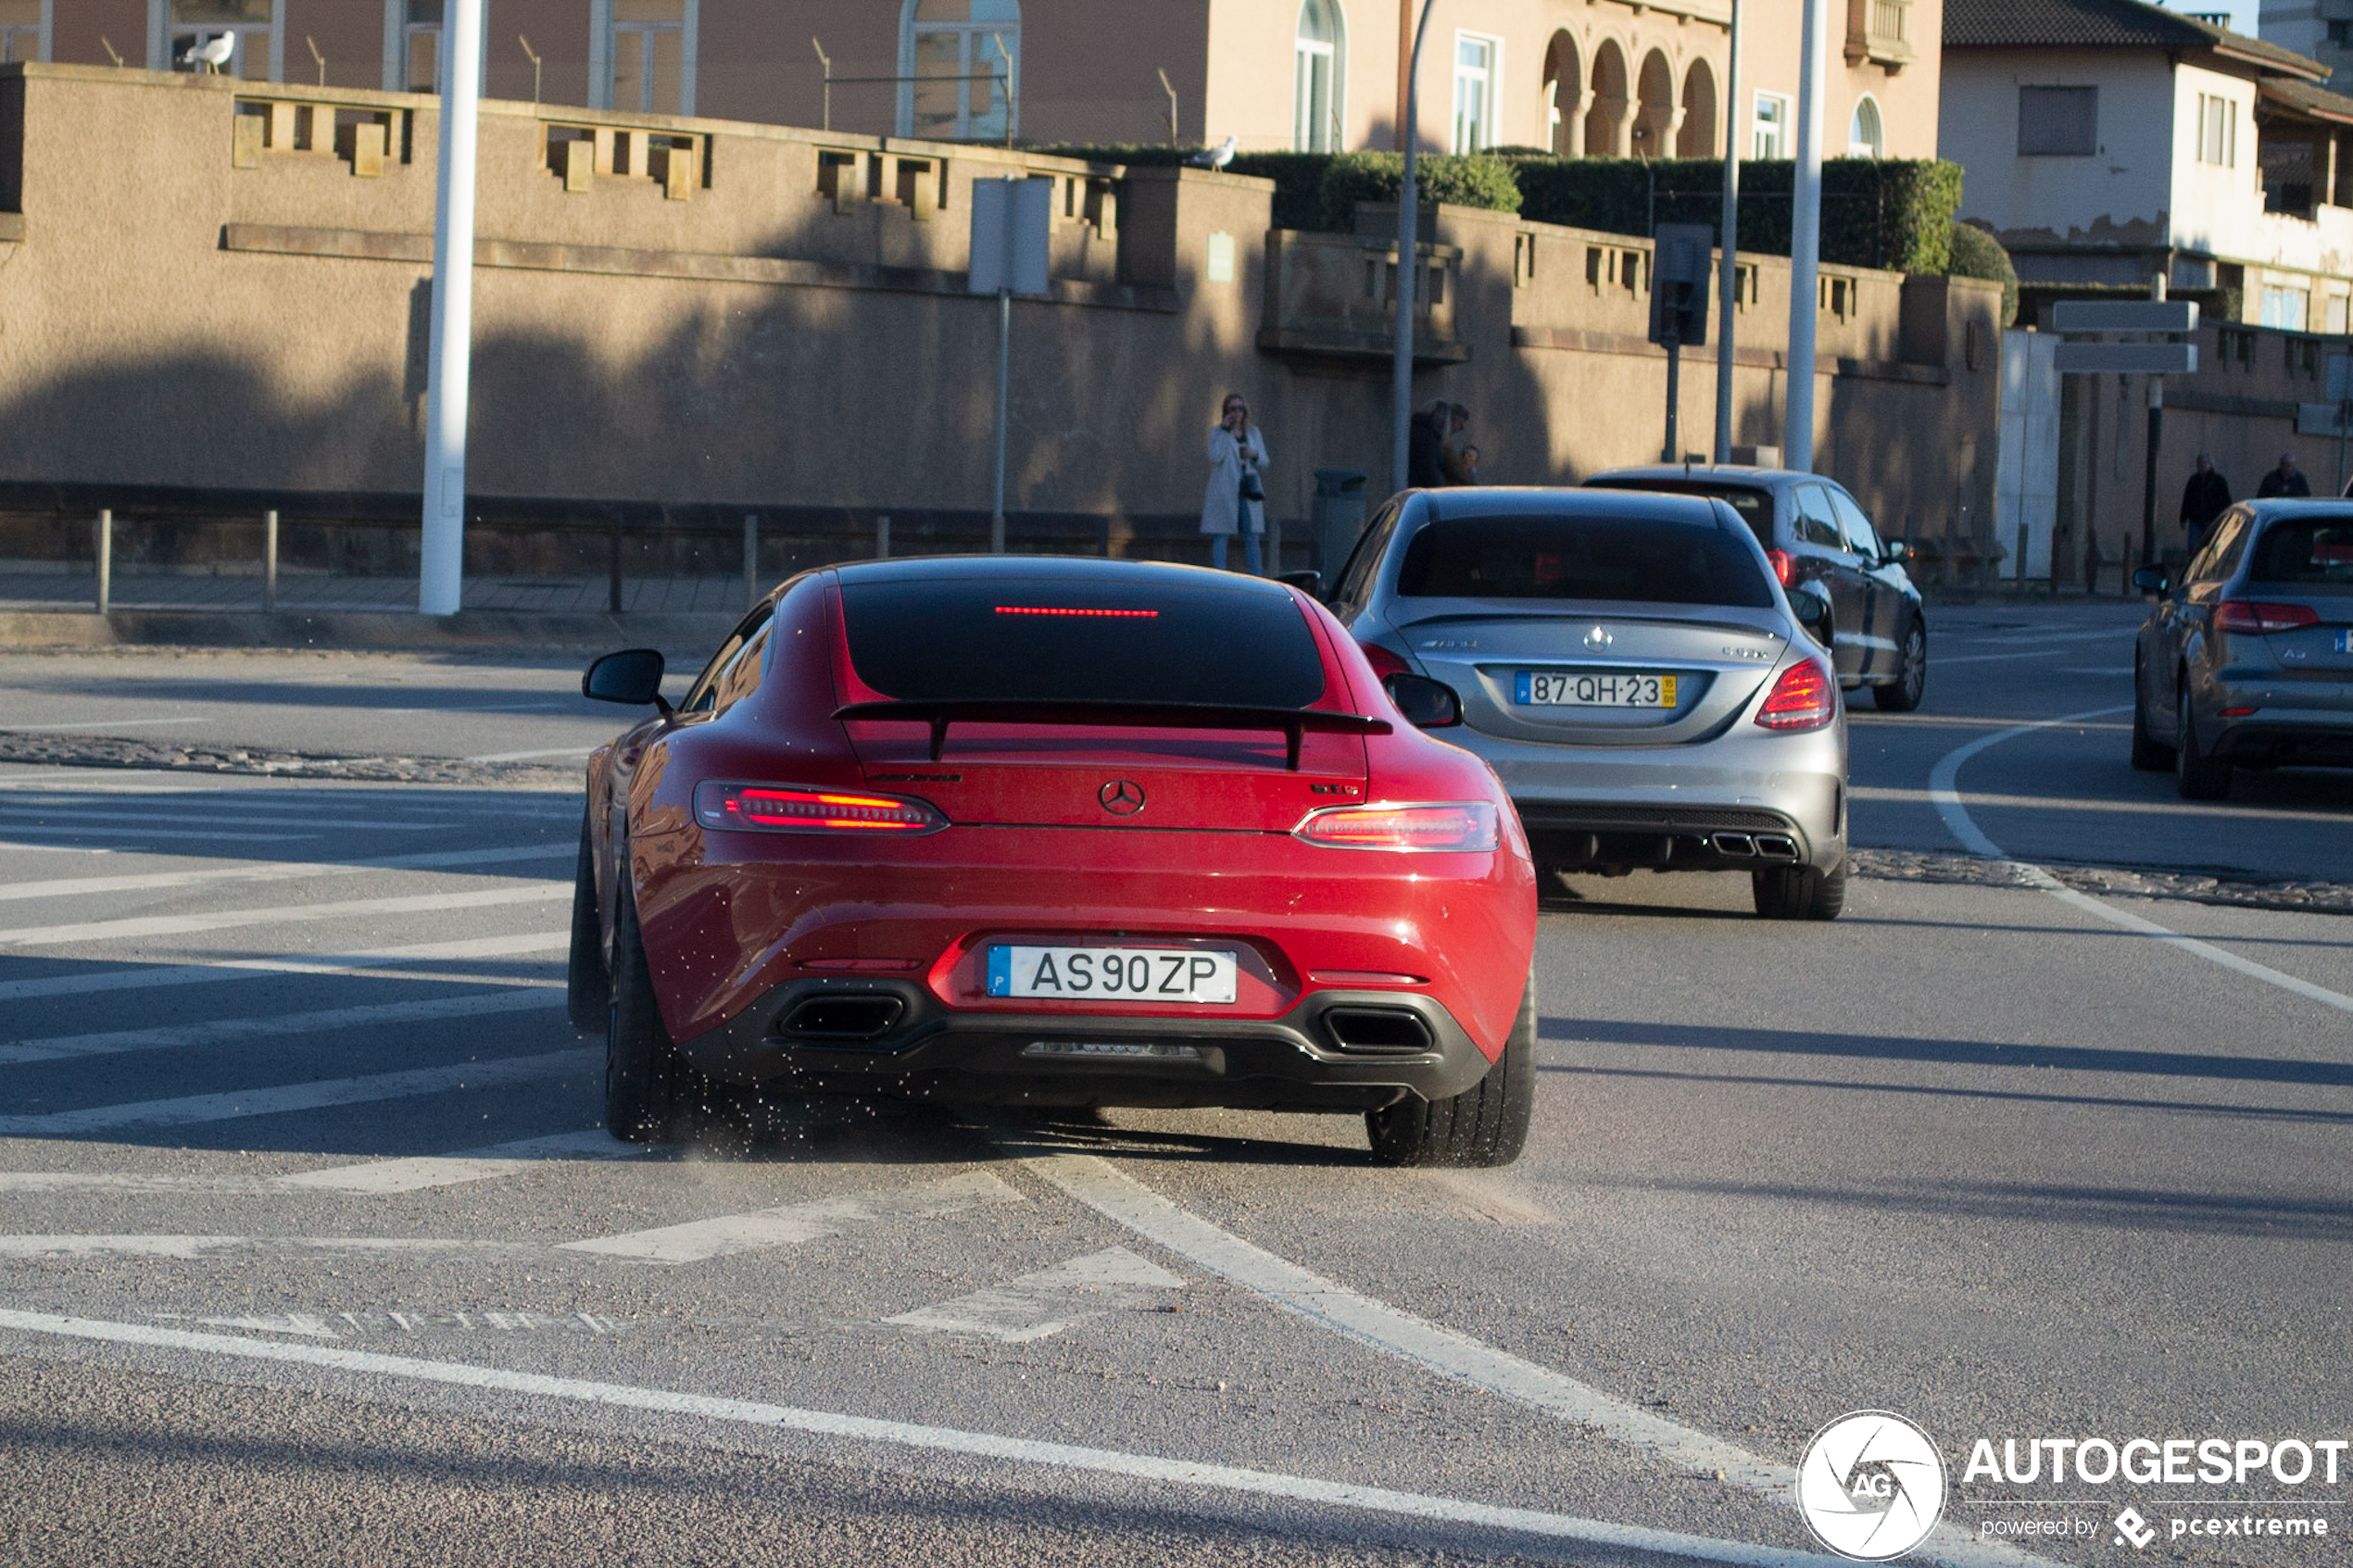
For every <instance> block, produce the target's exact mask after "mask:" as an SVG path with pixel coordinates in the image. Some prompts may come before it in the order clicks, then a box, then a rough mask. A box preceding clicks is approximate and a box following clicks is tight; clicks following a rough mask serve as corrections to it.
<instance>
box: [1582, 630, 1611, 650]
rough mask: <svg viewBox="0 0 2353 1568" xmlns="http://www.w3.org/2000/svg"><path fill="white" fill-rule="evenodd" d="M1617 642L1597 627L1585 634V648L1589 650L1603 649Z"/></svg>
mask: <svg viewBox="0 0 2353 1568" xmlns="http://www.w3.org/2000/svg"><path fill="white" fill-rule="evenodd" d="M1616 641H1617V638H1615V637H1613V636H1611V635H1610V634H1609V633H1607V632H1606V631H1604V630H1603V629H1602V628H1601V627H1599V626H1596V627H1594V628H1593V629H1592V631H1590V632H1588V633H1585V646H1587V647H1589V648H1605V647H1607V646H1610V644H1612V643H1614V642H1616Z"/></svg>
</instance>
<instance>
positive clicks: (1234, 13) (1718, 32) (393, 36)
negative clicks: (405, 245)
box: [0, 0, 1944, 157]
mask: <svg viewBox="0 0 2353 1568" xmlns="http://www.w3.org/2000/svg"><path fill="white" fill-rule="evenodd" d="M485 3H486V6H487V10H488V15H489V21H488V31H487V38H488V54H487V56H486V62H485V68H484V85H485V88H486V90H487V91H488V92H489V94H491V95H492V96H495V97H499V98H510V99H517V100H521V101H525V102H529V101H532V100H534V99H537V100H539V101H542V102H546V103H549V104H561V105H568V106H573V107H588V108H612V109H620V110H624V111H629V110H634V111H637V112H642V113H653V114H687V115H703V116H709V117H713V118H719V119H739V120H752V121H761V122H766V123H771V124H786V125H816V126H825V125H831V126H832V127H834V128H837V129H840V130H848V131H856V132H862V133H865V134H870V135H899V136H920V137H925V138H929V139H934V140H945V141H967V140H969V141H1003V140H1006V139H1007V138H1008V137H1009V136H1010V137H1012V138H1013V139H1015V140H1018V141H1026V142H1030V143H1033V144H1038V143H1074V142H1087V143H1105V142H1159V141H1164V140H1168V139H1171V138H1172V137H1173V138H1174V139H1177V140H1182V141H1186V142H1203V143H1217V142H1222V141H1223V140H1224V139H1225V138H1226V137H1227V136H1232V137H1234V138H1235V139H1236V140H1237V141H1238V142H1239V144H1240V145H1241V146H1242V147H1243V148H1246V149H1251V150H1260V149H1281V148H1293V149H1299V150H1309V151H1320V150H1327V149H1331V148H1391V147H1394V146H1396V145H1398V141H1397V132H1398V127H1399V125H1400V124H1401V123H1402V121H1403V118H1404V91H1403V84H1404V72H1403V60H1404V58H1405V56H1406V54H1407V45H1408V44H1409V38H1408V36H1407V29H1408V28H1409V27H1410V25H1411V21H1412V18H1413V14H1414V12H1415V11H1416V9H1417V8H1418V7H1417V6H1416V5H1415V4H1414V0H1154V3H1152V4H1151V5H1137V4H1133V3H1127V4H1119V3H1114V0H849V3H847V4H845V3H842V0H485ZM1943 5H1944V0H1832V3H1831V11H1832V13H1833V16H1832V21H1833V25H1834V27H1835V30H1836V31H1837V34H1838V37H1837V40H1836V41H1835V43H1834V44H1833V55H1832V66H1831V90H1830V95H1829V99H1828V102H1827V104H1826V106H1825V108H1826V117H1825V120H1824V125H1825V141H1824V144H1825V149H1826V151H1827V152H1828V153H1829V154H1830V155H1831V156H1832V157H1837V156H1841V155H1843V154H1846V153H1849V152H1857V153H1864V154H1868V155H1872V156H1887V157H1933V156H1935V146H1936V123H1937V80H1938V69H1937V68H1938V49H1939V39H1940V37H1941V29H1942V25H1943ZM442 9H443V0H0V61H5V60H36V61H54V62H58V63H72V64H81V65H108V64H116V65H129V66H132V67H136V68H142V69H151V70H161V69H171V68H172V66H173V64H174V62H176V61H179V60H181V59H182V57H183V56H185V55H186V53H187V51H188V50H189V49H190V48H191V47H193V46H195V45H197V44H205V43H209V42H211V41H213V40H216V39H220V38H221V37H223V36H227V37H229V38H230V40H231V42H230V44H229V45H228V54H229V57H228V58H227V60H226V61H225V62H224V64H223V68H222V69H224V70H225V71H226V72H227V73H228V74H231V75H234V76H237V77H241V78H244V79H245V80H247V81H255V82H303V83H310V84H324V85H328V86H333V87H370V88H378V89H382V90H385V91H400V90H417V91H431V90H432V89H433V87H434V82H436V81H437V75H436V73H437V71H438V69H439V61H440V58H441V52H442V51H441V40H440V28H441V19H442ZM1800 9H1801V0H1745V3H1744V5H1743V12H1742V15H1743V19H1744V29H1743V36H1744V39H1745V46H1744V50H1743V53H1744V54H1745V56H1746V60H1745V63H1744V65H1743V74H1744V80H1745V82H1746V86H1745V87H1744V89H1743V93H1742V97H1743V100H1744V101H1743V103H1742V104H1740V105H1736V106H1731V107H1730V114H1731V115H1732V117H1733V120H1734V123H1735V126H1736V128H1737V129H1739V130H1740V131H1741V132H1742V145H1743V148H1744V149H1745V150H1746V152H1747V153H1748V155H1749V156H1754V157H1788V156H1789V155H1790V152H1791V150H1792V146H1793V120H1794V113H1795V104H1796V94H1797V66H1798V61H1797V55H1798V31H1799V29H1798V19H1799V13H1800ZM1729 22H1730V6H1729V0H1439V3H1438V5H1437V7H1436V9H1435V11H1434V12H1433V14H1432V17H1431V20H1430V31H1429V36H1428V43H1427V44H1425V45H1424V57H1423V62H1422V71H1423V75H1422V82H1421V98H1420V106H1421V113H1420V123H1419V126H1418V127H1417V129H1418V132H1419V134H1420V138H1421V144H1422V146H1423V147H1425V148H1428V149H1437V150H1447V149H1452V150H1454V151H1474V150H1477V149H1479V148H1482V147H1490V146H1499V145H1516V146H1542V147H1549V148H1551V149H1553V150H1554V151H1557V152H1560V153H1563V154H1567V155H1586V154H1590V155H1592V156H1595V157H1604V156H1607V157H1634V156H1642V157H1704V156H1707V155H1709V154H1711V153H1716V152H1719V151H1720V149H1721V146H1722V140H1723V135H1724V126H1725V124H1726V115H1727V107H1726V106H1725V104H1724V101H1723V100H1724V86H1723V83H1724V80H1725V77H1724V72H1725V68H1726V65H1727V60H1728V51H1727V28H1728V24H1729ZM829 78H830V79H831V84H830V85H828V79H829ZM1164 81H1165V85H1164Z"/></svg>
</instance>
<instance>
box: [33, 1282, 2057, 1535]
mask: <svg viewBox="0 0 2353 1568" xmlns="http://www.w3.org/2000/svg"><path fill="white" fill-rule="evenodd" d="M0 1329H13V1330H16V1331H17V1332H19V1333H24V1334H44V1335H52V1336H59V1337H63V1338H72V1339H82V1340H94V1341H98V1342H101V1343H107V1344H115V1345H124V1346H131V1347H135V1348H141V1349H151V1350H165V1351H178V1352H182V1353H184V1354H195V1355H209V1356H230V1357H235V1358H237V1359H240V1360H245V1361H268V1362H275V1363H277V1364H279V1365H281V1366H288V1365H292V1366H308V1367H318V1368H321V1369H323V1370H327V1371H332V1372H346V1373H353V1374H360V1375H365V1376H372V1377H394V1378H404V1379H407V1380H409V1381H411V1382H421V1383H436V1384H441V1385H444V1386H455V1387H460V1388H478V1389H484V1390H486V1391H491V1392H496V1393H502V1394H516V1395H522V1396H523V1397H525V1398H532V1399H568V1400H573V1401H575V1402H577V1403H582V1404H589V1405H601V1406H604V1407H607V1408H609V1409H616V1410H637V1411H654V1412H657V1413H660V1414H664V1415H685V1416H694V1417H698V1418H700V1419H703V1420H706V1421H716V1422H725V1423H728V1424H735V1425H742V1426H762V1427H770V1428H774V1429H777V1430H781V1431H787V1432H802V1433H808V1434H810V1435H812V1436H822V1437H838V1438H846V1439H849V1441H852V1442H858V1443H880V1444H887V1445H889V1446H892V1447H895V1448H906V1449H925V1450H927V1451H929V1452H933V1453H952V1454H964V1455H969V1456H971V1457H973V1458H976V1459H989V1460H998V1461H1005V1462H1007V1463H1012V1464H1024V1465H1034V1466H1038V1467H1040V1468H1044V1469H1051V1470H1071V1471H1081V1472H1087V1473H1090V1474H1107V1475H1121V1476H1126V1477H1129V1478H1132V1479H1136V1480H1143V1481H1152V1482H1158V1483H1161V1484H1164V1485H1166V1486H1182V1487H1190V1488H1196V1489H1200V1490H1203V1491H1213V1492H1234V1493H1242V1494H1246V1495H1249V1496H1252V1497H1264V1498H1279V1499H1286V1500H1289V1501H1294V1502H1305V1503H1314V1504H1318V1505H1321V1506H1325V1507H1331V1508H1344V1509H1352V1510H1355V1511H1358V1512H1366V1513H1378V1514H1382V1515H1386V1516H1390V1517H1394V1518H1405V1519H1423V1520H1428V1521H1431V1522H1433V1523H1437V1524H1457V1525H1470V1526H1475V1527H1478V1528H1483V1529H1491V1530H1505V1531H1510V1532H1512V1533H1514V1534H1517V1535H1524V1536H1534V1537H1544V1538H1547V1539H1552V1540H1573V1541H1580V1542H1587V1543H1592V1544H1595V1545H1601V1546H1609V1547H1617V1548H1620V1549H1629V1550H1635V1551H1651V1552H1659V1553H1663V1554H1666V1555H1668V1556H1673V1557H1688V1558H1694V1559H1697V1560H1699V1561H1701V1562H1725V1563H1732V1564H1736V1565H1737V1568H1851V1565H1850V1564H1848V1563H1846V1562H1845V1561H1844V1560H1843V1559H1841V1558H1833V1557H1824V1556H1821V1555H1818V1554H1817V1553H1813V1552H1806V1551H1793V1550H1790V1549H1786V1548H1781V1547H1769V1546H1756V1545H1753V1544H1751V1543H1749V1542H1746V1541H1724V1540H1716V1539H1712V1538H1710V1537H1705V1536H1688V1535H1682V1534H1680V1533H1677V1532H1674V1531H1668V1530H1653V1529H1647V1528H1645V1527H1643V1526H1642V1525H1638V1524H1612V1523H1610V1522H1608V1521H1606V1520H1599V1519H1579V1518H1575V1517H1573V1516H1571V1515H1568V1514H1561V1513H1544V1512H1538V1511H1536V1510H1534V1509H1525V1508H1505V1507H1501V1506H1498V1505H1495V1504H1491V1503H1481V1502H1471V1501H1466V1500H1464V1499H1456V1498H1443V1497H1434V1496H1430V1495H1428V1494H1426V1493H1420V1492H1400V1491H1392V1490H1390V1489H1389V1488H1387V1487H1383V1486H1353V1485H1351V1484H1349V1483H1347V1482H1344V1481H1325V1480H1318V1479H1315V1478H1313V1477H1310V1476H1303V1475H1286V1474H1279V1473H1277V1472H1274V1471H1265V1470H1244V1469H1239V1468H1237V1467H1235V1466H1233V1465H1225V1464H1207V1463H1202V1462H1200V1461H1192V1460H1179V1459H1164V1458H1161V1457H1159V1456H1156V1455H1151V1454H1135V1453H1126V1452H1122V1451H1120V1450H1119V1449H1089V1448H1080V1447H1076V1446H1075V1445H1072V1444H1068V1443H1044V1442H1038V1441H1036V1440H1034V1439H1031V1438H1026V1437H1007V1436H1000V1435H998V1434H995V1433H988V1432H968V1431H963V1430H960V1429H958V1428H955V1427H950V1426H923V1425H917V1424H912V1423H909V1422H901V1421H877V1420H875V1419H873V1418H872V1417H868V1416H855V1415H838V1414H835V1413H833V1412H831V1411H812V1410H804V1409H799V1408H796V1407H794V1406H790V1405H770V1404H761V1403H757V1402H755V1401H752V1400H749V1399H720V1398H716V1397H714V1396H711V1395H705V1394H684V1393H675V1392H673V1391H671V1390H668V1389H661V1388H638V1387H632V1386H628V1385H626V1384H616V1383H598V1382H591V1381H589V1380H586V1379H584V1378H572V1377H548V1376H545V1375H542V1374H536V1373H522V1372H506V1371H502V1370H500V1369H498V1368H496V1367H485V1366H474V1365H470V1364H468V1363H466V1362H463V1361H425V1360H422V1359H420V1358H417V1357H413V1356H386V1355H381V1354H378V1353H376V1352H374V1351H369V1350H347V1349H343V1348H338V1347H334V1346H328V1345H302V1344H286V1343H283V1342H280V1341H272V1340H265V1339H244V1338H239V1337H238V1336H234V1335H226V1334H197V1333H193V1332H191V1331H189V1330H186V1329H177V1328H157V1327H152V1326H150V1325H148V1324H145V1323H111V1322H107V1321H106V1320H103V1319H93V1318H77V1317H60V1316H57V1315H55V1314H53V1313H48V1312H26V1311H13V1310H5V1309H0ZM167 1364H168V1363H167ZM2012 1561H2015V1562H2027V1561H2032V1560H2030V1559H2027V1558H2026V1557H2025V1554H2023V1553H2019V1554H2016V1556H2015V1558H2014V1559H2012Z"/></svg>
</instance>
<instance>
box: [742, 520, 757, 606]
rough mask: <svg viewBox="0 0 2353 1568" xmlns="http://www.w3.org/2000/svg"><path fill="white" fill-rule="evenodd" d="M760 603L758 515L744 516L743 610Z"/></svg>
mask: <svg viewBox="0 0 2353 1568" xmlns="http://www.w3.org/2000/svg"><path fill="white" fill-rule="evenodd" d="M759 602H760V514H759V513H758V512H746V513H745V514H744V608H746V609H749V608H751V607H752V606H754V605H756V604H758V603H759Z"/></svg>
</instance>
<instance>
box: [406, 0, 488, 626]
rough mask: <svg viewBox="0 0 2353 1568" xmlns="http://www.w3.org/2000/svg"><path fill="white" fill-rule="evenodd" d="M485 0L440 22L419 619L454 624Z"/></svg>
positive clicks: (460, 587)
mask: <svg viewBox="0 0 2353 1568" xmlns="http://www.w3.org/2000/svg"><path fill="white" fill-rule="evenodd" d="M482 6H483V0H449V4H448V7H447V11H446V12H445V13H444V16H445V20H446V24H447V25H446V26H445V27H444V28H443V30H442V39H443V43H444V45H445V46H446V47H447V50H448V55H447V58H446V59H445V60H444V61H443V69H442V91H441V177H440V185H439V189H438V192H437V194H436V197H435V201H434V238H433V349H432V362H431V366H430V368H429V370H428V372H427V379H426V394H425V410H426V411H425V475H424V480H425V483H424V520H423V521H424V547H423V551H422V562H421V565H420V569H419V571H418V575H417V609H418V611H419V613H421V614H424V615H455V614H456V613H458V607H459V603H460V602H461V601H462V600H463V598H464V596H465V573H466V566H465V561H466V401H467V393H468V384H469V382H470V379H471V375H472V354H473V280H474V147H475V140H476V132H477V130H478V123H479V118H480V109H481V104H482Z"/></svg>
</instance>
